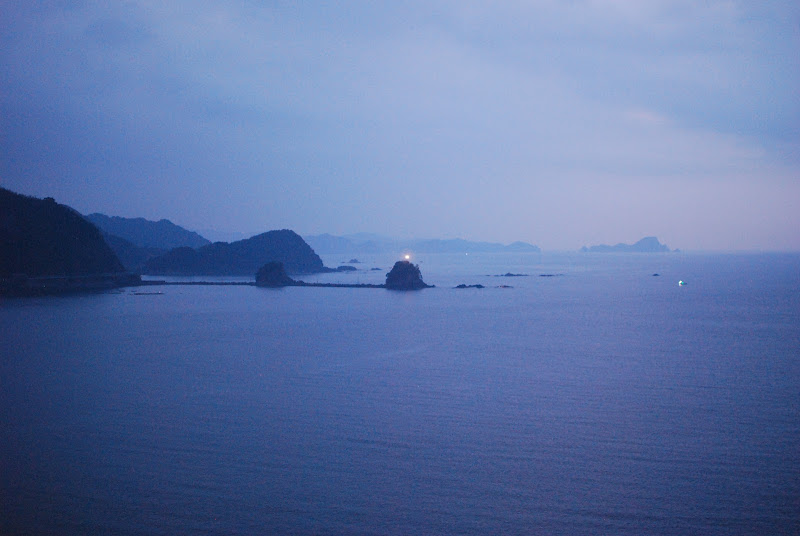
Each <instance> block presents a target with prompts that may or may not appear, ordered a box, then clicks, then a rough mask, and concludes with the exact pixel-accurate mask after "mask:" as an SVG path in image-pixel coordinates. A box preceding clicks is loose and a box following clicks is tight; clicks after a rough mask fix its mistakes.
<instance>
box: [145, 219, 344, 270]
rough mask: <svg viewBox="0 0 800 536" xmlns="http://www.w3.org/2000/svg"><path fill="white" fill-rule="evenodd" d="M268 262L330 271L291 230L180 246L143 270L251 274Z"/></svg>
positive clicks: (303, 268)
mask: <svg viewBox="0 0 800 536" xmlns="http://www.w3.org/2000/svg"><path fill="white" fill-rule="evenodd" d="M270 261H278V262H281V263H282V264H283V265H284V267H285V268H286V271H287V272H288V273H291V274H312V273H319V272H328V271H331V270H330V269H328V268H325V267H324V266H323V265H322V259H320V258H319V256H318V255H317V254H316V253H314V250H313V249H311V247H310V246H309V245H308V244H306V243H305V242H304V241H303V239H302V238H300V236H299V235H298V234H297V233H295V232H294V231H290V230H288V229H284V230H281V231H268V232H266V233H262V234H260V235H256V236H254V237H252V238H248V239H246V240H239V241H237V242H231V243H230V244H228V243H225V242H216V243H214V244H209V245H207V246H203V247H201V248H199V249H192V248H190V247H181V248H176V249H173V250H172V251H169V252H167V253H165V254H164V255H161V256H159V257H154V258H152V259H150V260H148V261H147V262H146V263H145V265H144V273H148V274H157V275H252V274H254V273H256V271H257V270H258V269H259V268H261V267H262V266H264V264H266V263H268V262H270Z"/></svg>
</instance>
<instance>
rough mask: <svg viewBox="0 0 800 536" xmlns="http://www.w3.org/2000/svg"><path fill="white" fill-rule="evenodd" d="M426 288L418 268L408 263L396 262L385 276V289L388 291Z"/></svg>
mask: <svg viewBox="0 0 800 536" xmlns="http://www.w3.org/2000/svg"><path fill="white" fill-rule="evenodd" d="M428 287H429V286H428V285H426V284H425V282H424V281H423V280H422V274H421V273H420V271H419V266H417V265H416V264H411V263H410V262H409V261H397V262H396V263H394V266H393V267H392V270H391V271H390V272H389V273H388V274H386V288H388V289H390V290H420V289H423V288H428Z"/></svg>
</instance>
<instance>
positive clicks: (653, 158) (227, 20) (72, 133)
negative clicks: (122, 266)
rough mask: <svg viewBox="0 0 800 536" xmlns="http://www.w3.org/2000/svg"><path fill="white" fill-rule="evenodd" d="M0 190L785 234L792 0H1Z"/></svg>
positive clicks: (193, 207) (160, 210) (210, 218)
mask: <svg viewBox="0 0 800 536" xmlns="http://www.w3.org/2000/svg"><path fill="white" fill-rule="evenodd" d="M0 185H2V186H4V187H6V188H10V189H12V190H15V191H19V192H22V193H26V194H29V195H35V196H37V197H45V196H52V197H55V198H56V200H57V201H59V202H62V203H66V204H69V205H71V206H73V207H74V208H76V209H78V210H79V211H81V212H83V213H90V212H103V213H106V214H110V215H119V216H143V217H146V218H149V219H160V218H169V219H171V220H172V221H174V222H175V223H178V224H180V225H183V226H185V227H187V228H190V229H205V228H216V229H219V230H226V231H243V232H261V231H265V230H268V229H278V228H290V229H294V230H296V231H297V232H298V233H300V234H317V233H323V232H329V233H332V234H344V233H351V232H358V231H370V232H378V233H383V234H390V235H399V236H417V237H437V238H455V237H461V238H466V239H473V240H490V241H497V242H511V241H514V240H524V241H527V242H531V243H534V244H538V245H539V246H541V247H542V248H545V249H576V248H579V247H580V246H582V245H584V244H596V243H616V242H632V241H635V240H637V239H639V238H641V237H642V236H646V235H656V236H658V237H659V238H660V239H661V241H662V242H666V243H667V244H668V245H669V246H670V247H679V248H682V249H762V250H768V249H780V250H786V249H791V250H800V3H798V2H797V1H796V0H787V1H769V0H766V1H713V0H712V1H704V2H697V1H695V0H687V1H682V0H676V1H655V0H652V1H650V0H531V1H510V0H509V1H503V2H488V1H480V2H468V1H462V0H458V1H453V2H435V1H429V0H426V1H420V2H403V1H391V2H389V1H387V2H373V1H363V2H305V3H301V2H262V1H237V2H217V1H209V0H202V1H197V0H192V1H185V2H183V1H168V2H164V1H163V0H157V1H155V0H154V1H131V2H122V1H120V2H106V1H97V2H79V1H41V2H31V1H28V0H20V1H16V0H12V1H10V2H9V0H6V1H5V2H3V3H2V6H1V7H0Z"/></svg>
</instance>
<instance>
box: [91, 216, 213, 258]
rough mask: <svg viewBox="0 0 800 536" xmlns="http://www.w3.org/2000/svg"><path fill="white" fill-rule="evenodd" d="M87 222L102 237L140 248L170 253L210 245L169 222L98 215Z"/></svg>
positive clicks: (192, 232)
mask: <svg viewBox="0 0 800 536" xmlns="http://www.w3.org/2000/svg"><path fill="white" fill-rule="evenodd" d="M86 219H87V220H89V221H90V222H92V223H93V224H95V225H96V226H97V227H99V228H100V230H101V231H103V232H104V233H108V234H110V235H114V236H118V237H120V238H124V239H125V240H127V241H128V242H130V243H131V244H134V245H135V246H138V247H140V248H156V249H161V250H165V251H169V250H170V249H174V248H180V247H190V248H200V247H203V246H207V245H208V244H210V243H211V241H210V240H207V239H205V238H203V237H202V236H200V235H199V234H197V233H195V232H194V231H189V230H187V229H184V228H183V227H181V226H180V225H175V224H174V223H172V222H171V221H169V220H159V221H151V220H146V219H144V218H121V217H119V216H106V215H105V214H100V213H94V214H89V215H88V216H86Z"/></svg>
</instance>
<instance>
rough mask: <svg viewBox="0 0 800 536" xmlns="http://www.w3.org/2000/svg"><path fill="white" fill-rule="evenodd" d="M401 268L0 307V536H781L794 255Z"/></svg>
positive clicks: (785, 508) (419, 257)
mask: <svg viewBox="0 0 800 536" xmlns="http://www.w3.org/2000/svg"><path fill="white" fill-rule="evenodd" d="M400 253H403V252H398V255H384V256H366V257H363V258H360V259H359V260H360V261H361V262H360V263H359V264H354V266H356V267H357V268H358V270H357V271H355V272H349V273H335V274H322V275H318V276H307V277H305V278H302V279H304V280H306V281H317V282H342V283H382V282H383V281H384V278H385V274H386V272H387V271H388V270H389V269H390V268H391V266H392V264H393V262H394V261H395V260H397V258H399V254H400ZM409 254H410V255H411V260H412V262H415V263H418V265H419V267H420V270H421V272H422V276H423V278H424V280H425V281H426V282H427V283H428V284H433V285H435V288H429V289H425V290H421V291H412V292H398V291H389V290H385V289H370V288H309V287H305V288H303V287H291V288H283V289H266V288H256V287H249V286H153V287H143V288H127V289H119V290H117V291H111V292H105V293H97V294H85V295H71V296H62V297H42V298H13V299H2V301H0V534H4V535H16V534H20V535H22V534H24V535H130V536H138V535H178V534H192V535H218V534H219V535H262V534H292V535H376V536H377V535H411V534H421V535H436V534H447V535H450V534H463V535H473V534H498V535H529V534H545V535H550V534H553V535H583V534H585V535H596V534H601V535H602V534H609V535H637V536H638V535H673V534H674V535H685V534H690V535H693V534H697V535H748V534H753V535H781V534H785V535H797V534H800V255H799V254H789V253H769V254H768V253H753V254H705V253H688V252H686V253H678V252H675V253H663V254H660V253H659V254H580V253H515V254H512V253H502V254H477V253H474V254H469V255H465V254H460V255H455V254H453V255H450V254H422V253H420V254H416V253H414V252H409ZM323 260H324V261H325V264H326V265H328V266H337V265H339V264H340V263H342V262H346V261H348V260H350V257H349V256H338V255H328V256H323ZM505 274H517V275H516V276H507V275H505ZM680 282H682V284H680ZM459 284H465V285H478V284H479V285H483V287H484V288H466V289H455V288H453V287H455V286H457V285H459ZM145 291H146V292H145Z"/></svg>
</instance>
